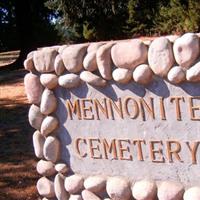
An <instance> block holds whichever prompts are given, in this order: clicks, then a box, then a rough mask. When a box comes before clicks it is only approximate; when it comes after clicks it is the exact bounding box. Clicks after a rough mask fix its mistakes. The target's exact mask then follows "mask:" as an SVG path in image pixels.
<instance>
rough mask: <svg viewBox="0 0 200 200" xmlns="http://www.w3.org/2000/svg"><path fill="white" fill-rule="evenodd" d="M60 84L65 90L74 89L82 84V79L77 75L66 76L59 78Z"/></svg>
mask: <svg viewBox="0 0 200 200" xmlns="http://www.w3.org/2000/svg"><path fill="white" fill-rule="evenodd" d="M58 83H59V85H60V86H62V87H64V88H74V87H77V86H78V85H79V84H80V78H79V75H77V74H73V73H70V74H65V75H62V76H60V77H59V79H58Z"/></svg>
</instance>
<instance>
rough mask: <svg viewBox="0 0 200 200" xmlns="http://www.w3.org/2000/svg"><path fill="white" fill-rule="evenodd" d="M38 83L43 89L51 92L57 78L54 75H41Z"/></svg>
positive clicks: (56, 82) (56, 83)
mask: <svg viewBox="0 0 200 200" xmlns="http://www.w3.org/2000/svg"><path fill="white" fill-rule="evenodd" d="M40 82H41V84H42V85H43V86H44V87H46V88H48V89H50V90H51V89H54V88H55V87H56V86H57V85H58V77H57V76H56V75H55V74H50V73H48V74H41V76H40Z"/></svg>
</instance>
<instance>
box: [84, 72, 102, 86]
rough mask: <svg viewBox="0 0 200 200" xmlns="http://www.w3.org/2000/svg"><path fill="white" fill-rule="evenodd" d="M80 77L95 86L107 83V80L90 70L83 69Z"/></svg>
mask: <svg viewBox="0 0 200 200" xmlns="http://www.w3.org/2000/svg"><path fill="white" fill-rule="evenodd" d="M80 78H81V80H82V81H84V82H86V83H88V84H90V85H93V86H97V87H98V86H99V87H104V86H105V85H106V81H105V80H104V79H102V78H101V77H99V76H97V75H96V74H93V73H92V72H89V71H82V72H81V74H80Z"/></svg>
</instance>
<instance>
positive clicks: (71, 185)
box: [65, 174, 84, 194]
mask: <svg viewBox="0 0 200 200" xmlns="http://www.w3.org/2000/svg"><path fill="white" fill-rule="evenodd" d="M83 182H84V179H83V177H82V176H81V175H78V174H74V175H72V176H69V177H66V178H65V189H66V191H67V192H69V193H70V194H77V193H79V192H80V191H81V190H82V189H83Z"/></svg>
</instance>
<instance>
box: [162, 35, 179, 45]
mask: <svg viewBox="0 0 200 200" xmlns="http://www.w3.org/2000/svg"><path fill="white" fill-rule="evenodd" d="M165 37H166V38H167V39H168V40H169V41H170V42H172V43H174V42H175V41H176V39H178V38H179V37H180V36H179V35H167V36H165Z"/></svg>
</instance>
